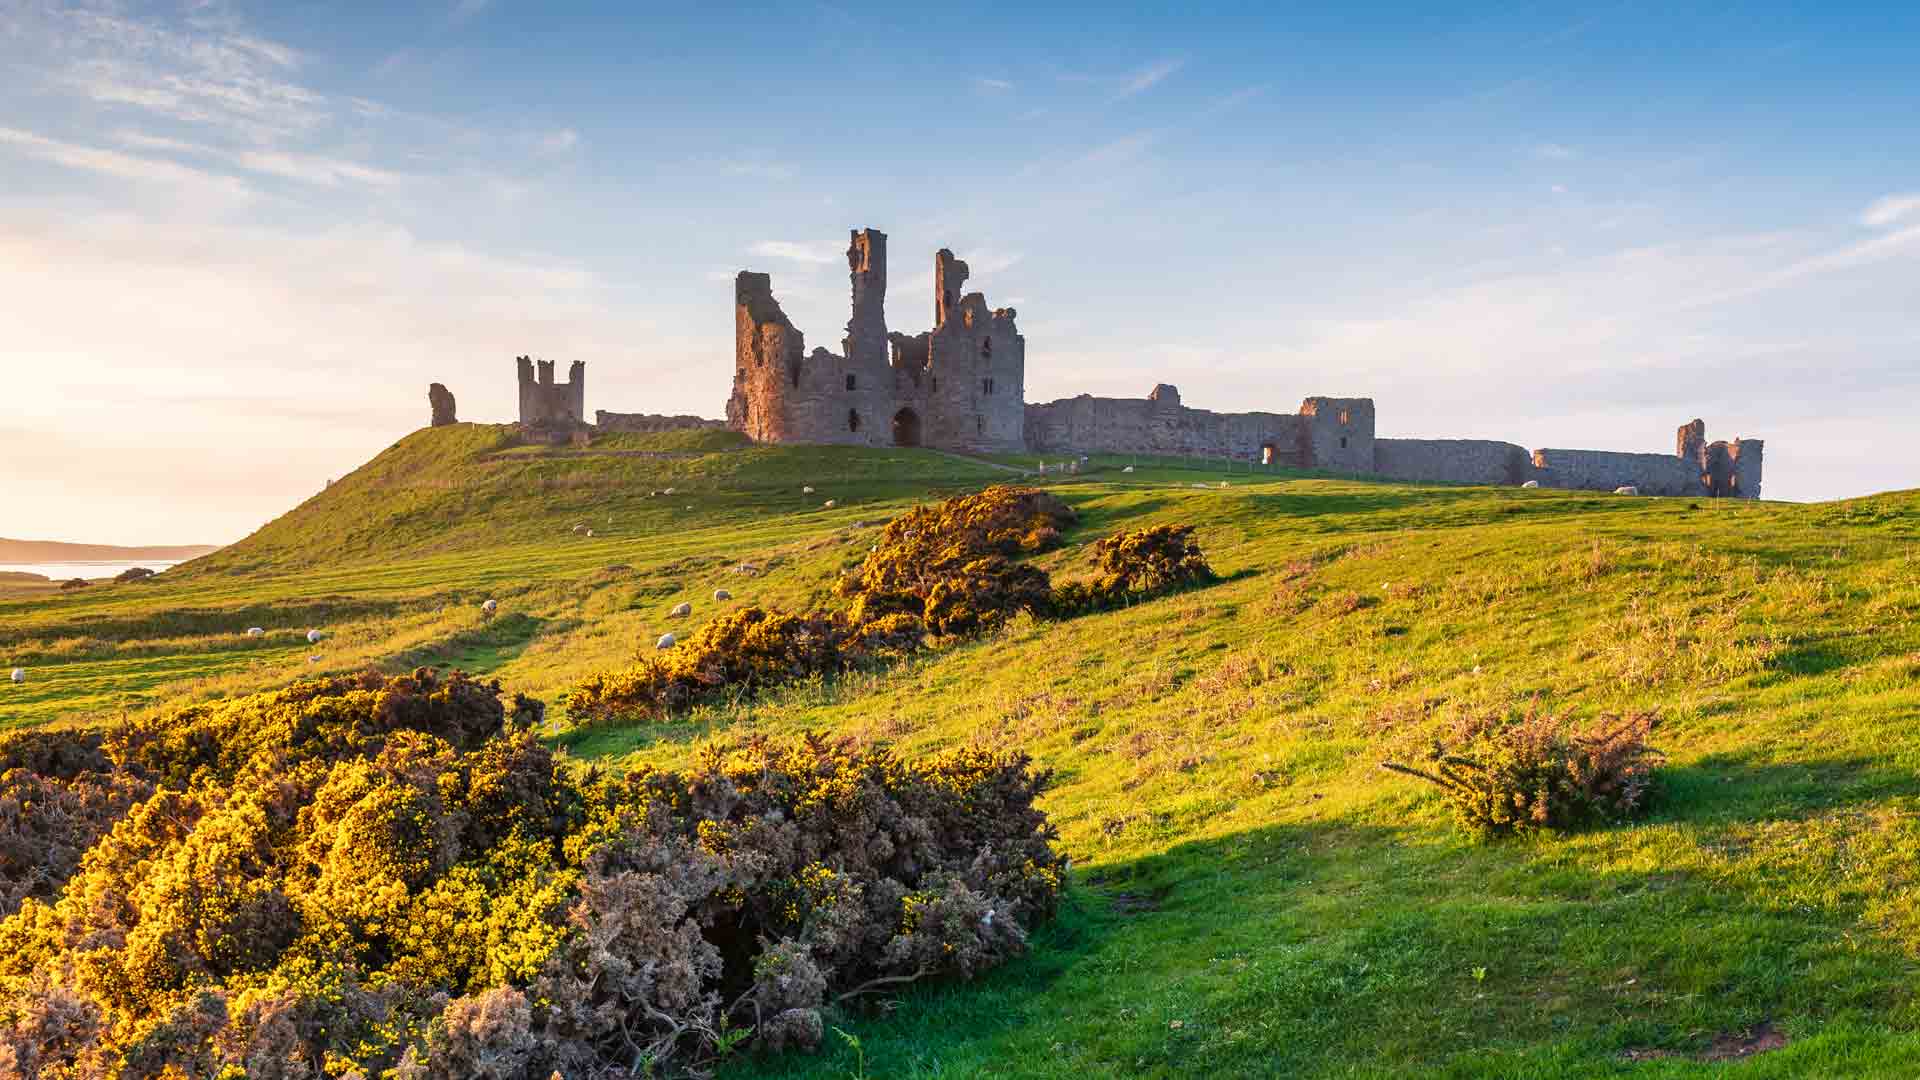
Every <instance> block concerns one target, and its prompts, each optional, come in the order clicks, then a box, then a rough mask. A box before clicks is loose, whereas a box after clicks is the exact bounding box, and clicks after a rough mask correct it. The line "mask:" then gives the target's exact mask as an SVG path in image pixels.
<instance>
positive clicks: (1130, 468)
mask: <svg viewBox="0 0 1920 1080" xmlns="http://www.w3.org/2000/svg"><path fill="white" fill-rule="evenodd" d="M1120 471H1121V472H1132V471H1133V466H1131V465H1129V466H1127V467H1126V468H1124V469H1121V470H1120Z"/></svg>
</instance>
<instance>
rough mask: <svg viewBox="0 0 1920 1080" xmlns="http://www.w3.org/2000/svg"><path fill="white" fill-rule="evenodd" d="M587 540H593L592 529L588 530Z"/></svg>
mask: <svg viewBox="0 0 1920 1080" xmlns="http://www.w3.org/2000/svg"><path fill="white" fill-rule="evenodd" d="M587 539H589V540H591V539H593V530H592V529H588V530H587Z"/></svg>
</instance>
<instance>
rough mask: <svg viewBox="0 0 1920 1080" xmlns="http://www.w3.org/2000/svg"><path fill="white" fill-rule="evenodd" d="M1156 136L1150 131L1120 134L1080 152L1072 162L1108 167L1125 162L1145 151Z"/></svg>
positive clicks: (1079, 164)
mask: <svg viewBox="0 0 1920 1080" xmlns="http://www.w3.org/2000/svg"><path fill="white" fill-rule="evenodd" d="M1157 137H1158V136H1157V135H1156V134H1155V133H1154V132H1151V131H1136V132H1133V133H1132V134H1130V135H1122V136H1121V137H1119V138H1117V139H1113V140H1111V141H1109V142H1104V143H1101V144H1100V145H1099V146H1096V147H1094V148H1093V149H1091V150H1089V151H1087V152H1086V153H1084V154H1081V155H1080V156H1079V157H1078V158H1075V159H1074V161H1073V164H1074V166H1075V167H1086V166H1099V167H1109V166H1113V165H1121V164H1125V163H1126V162H1129V161H1133V160H1135V159H1137V158H1139V157H1140V155H1142V154H1144V153H1146V152H1147V148H1148V147H1150V146H1152V145H1153V142H1154V139H1156V138H1157Z"/></svg>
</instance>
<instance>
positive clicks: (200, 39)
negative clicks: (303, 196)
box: [15, 8, 328, 140]
mask: <svg viewBox="0 0 1920 1080" xmlns="http://www.w3.org/2000/svg"><path fill="white" fill-rule="evenodd" d="M34 18H35V19H36V20H37V21H36V22H34V23H33V24H31V25H24V26H22V27H19V28H17V29H16V31H15V34H16V36H17V37H19V38H21V39H22V40H24V41H29V42H32V43H33V45H34V47H35V48H34V51H32V52H30V53H28V54H27V56H28V58H27V60H26V61H25V62H24V63H25V64H26V65H30V66H32V67H35V68H39V69H40V70H42V71H43V72H44V73H45V76H46V78H47V79H48V81H49V82H50V83H51V84H52V85H54V86H56V87H60V88H63V89H65V90H68V91H70V92H74V93H78V94H79V95H81V96H82V97H85V98H87V99H89V100H91V101H94V102H97V103H100V104H104V105H118V106H126V107H131V108H135V109H141V110H146V111H149V112H153V113H157V114H159V115H162V116H165V117H168V118H170V119H173V120H177V121H182V122H186V123H191V124H200V125H206V126H209V127H214V128H218V129H221V130H224V131H228V132H231V133H235V134H239V135H242V136H244V137H247V138H250V139H255V140H260V139H270V138H275V137H282V136H285V135H289V134H293V133H296V132H300V131H306V130H310V129H312V128H314V127H315V126H317V125H318V124H320V123H321V122H322V121H323V120H324V119H325V117H326V116H327V111H328V110H327V104H328V103H327V99H326V96H325V95H323V94H320V93H319V92H317V91H315V90H312V89H311V88H309V87H306V86H304V85H301V84H300V83H298V82H295V81H293V80H292V77H291V76H292V73H293V72H294V71H295V70H297V69H298V68H299V67H301V66H302V64H303V63H304V57H303V56H302V54H301V53H300V52H299V51H298V50H296V49H294V48H292V47H291V46H288V45H284V44H282V43H280V42H276V41H271V40H268V39H266V38H262V37H259V36H257V35H253V34H249V33H246V32H244V31H242V30H239V29H236V28H234V27H233V26H232V25H231V24H230V23H228V22H226V21H209V20H194V19H186V20H180V21H175V22H173V23H162V22H159V21H157V20H152V19H134V18H131V17H127V16H124V15H121V14H119V13H118V12H114V11H102V10H89V9H84V8H81V9H64V8H63V9H46V10H42V11H40V12H38V13H37V14H36V15H35V16H34Z"/></svg>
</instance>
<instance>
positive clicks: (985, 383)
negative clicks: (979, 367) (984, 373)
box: [980, 379, 993, 394]
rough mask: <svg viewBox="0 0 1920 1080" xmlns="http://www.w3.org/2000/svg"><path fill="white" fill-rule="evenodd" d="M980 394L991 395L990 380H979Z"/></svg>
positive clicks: (991, 385)
mask: <svg viewBox="0 0 1920 1080" xmlns="http://www.w3.org/2000/svg"><path fill="white" fill-rule="evenodd" d="M980 392H981V393H983V394H991V393H993V380H992V379H981V380H980Z"/></svg>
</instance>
